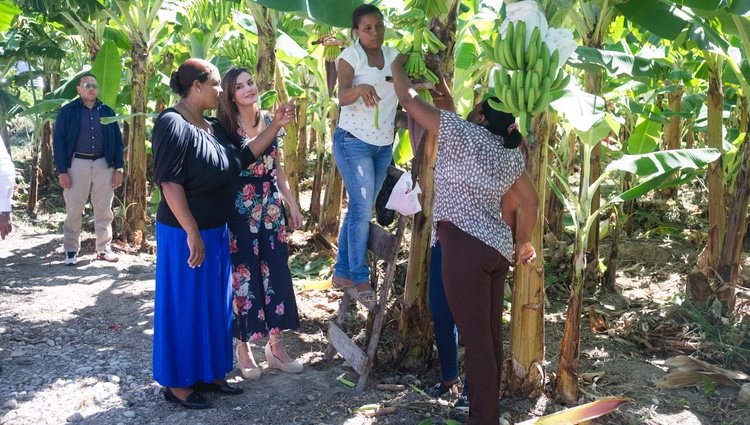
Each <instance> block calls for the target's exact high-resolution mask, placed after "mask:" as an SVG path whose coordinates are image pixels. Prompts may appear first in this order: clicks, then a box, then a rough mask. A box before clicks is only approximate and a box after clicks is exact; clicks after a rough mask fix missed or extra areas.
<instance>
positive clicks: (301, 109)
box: [297, 96, 310, 181]
mask: <svg viewBox="0 0 750 425" xmlns="http://www.w3.org/2000/svg"><path fill="white" fill-rule="evenodd" d="M309 104H310V98H309V97H307V96H303V97H301V98H299V100H298V102H297V126H298V130H297V165H298V169H297V171H298V174H299V181H302V180H303V179H304V178H305V174H306V171H305V169H306V165H307V108H308V105H309Z"/></svg>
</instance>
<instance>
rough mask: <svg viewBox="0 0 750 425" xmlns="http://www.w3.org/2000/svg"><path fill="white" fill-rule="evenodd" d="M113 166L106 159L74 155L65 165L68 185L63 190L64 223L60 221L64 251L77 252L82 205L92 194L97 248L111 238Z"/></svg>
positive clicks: (84, 204) (99, 249) (100, 249)
mask: <svg viewBox="0 0 750 425" xmlns="http://www.w3.org/2000/svg"><path fill="white" fill-rule="evenodd" d="M113 172H114V169H113V168H110V167H109V166H108V165H107V160H106V159H104V158H99V159H97V160H94V161H92V160H89V159H79V158H73V163H72V164H71V165H70V168H69V169H68V176H70V188H68V189H65V190H63V197H64V198H65V211H66V213H67V215H66V217H65V223H64V224H63V248H64V249H65V252H78V249H79V248H80V247H81V241H80V235H81V221H82V219H83V208H84V207H85V206H86V201H87V200H88V198H89V194H90V195H91V205H92V206H93V207H94V229H95V230H96V252H103V251H105V250H107V249H108V248H109V244H110V242H112V220H113V219H114V214H113V213H112V200H113V199H114V196H115V195H114V190H113V189H112V173H113Z"/></svg>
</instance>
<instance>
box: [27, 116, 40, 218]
mask: <svg viewBox="0 0 750 425" xmlns="http://www.w3.org/2000/svg"><path fill="white" fill-rule="evenodd" d="M35 121H36V120H35ZM40 133H41V131H40V129H36V128H35V129H34V130H33V131H32V133H31V146H32V148H31V164H29V197H28V199H27V201H26V212H27V213H28V214H29V215H30V216H32V217H33V216H34V215H35V212H36V204H37V201H38V200H39V174H40V173H39V147H40V146H39V145H40V143H41V141H40V140H39V138H40Z"/></svg>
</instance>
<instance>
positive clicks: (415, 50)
mask: <svg viewBox="0 0 750 425" xmlns="http://www.w3.org/2000/svg"><path fill="white" fill-rule="evenodd" d="M413 34H414V40H413V41H412V43H411V47H410V48H409V49H408V50H407V52H406V53H408V54H409V57H408V58H407V59H406V63H405V64H404V71H406V75H408V76H409V78H411V79H413V80H418V79H425V80H427V81H429V82H431V83H433V84H437V82H438V78H437V76H436V75H435V73H433V72H432V71H430V69H429V68H427V64H425V62H424V58H423V57H422V55H423V53H422V46H423V44H426V45H427V48H428V50H429V51H430V52H433V53H435V52H437V51H439V50H440V47H442V48H445V45H444V44H443V43H442V42H440V40H439V39H438V38H437V37H436V36H435V34H433V33H432V31H430V30H429V29H428V28H427V27H425V26H424V25H417V26H415V27H414V29H413ZM433 39H434V40H433ZM425 40H427V41H426V42H425ZM435 49H437V50H435Z"/></svg>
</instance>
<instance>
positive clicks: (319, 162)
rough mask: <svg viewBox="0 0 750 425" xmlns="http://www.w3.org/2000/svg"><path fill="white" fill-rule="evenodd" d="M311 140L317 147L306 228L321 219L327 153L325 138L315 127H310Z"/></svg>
mask: <svg viewBox="0 0 750 425" xmlns="http://www.w3.org/2000/svg"><path fill="white" fill-rule="evenodd" d="M310 140H314V141H315V142H316V143H317V149H316V152H315V174H314V175H313V184H312V191H311V194H310V221H308V223H307V225H305V230H308V229H309V228H310V225H311V224H312V223H318V222H319V220H320V194H321V193H322V192H323V164H324V162H325V155H326V147H325V138H324V137H323V136H319V135H318V132H317V131H315V129H314V128H310Z"/></svg>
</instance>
